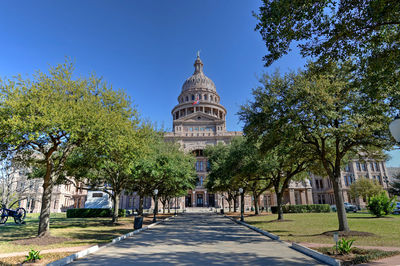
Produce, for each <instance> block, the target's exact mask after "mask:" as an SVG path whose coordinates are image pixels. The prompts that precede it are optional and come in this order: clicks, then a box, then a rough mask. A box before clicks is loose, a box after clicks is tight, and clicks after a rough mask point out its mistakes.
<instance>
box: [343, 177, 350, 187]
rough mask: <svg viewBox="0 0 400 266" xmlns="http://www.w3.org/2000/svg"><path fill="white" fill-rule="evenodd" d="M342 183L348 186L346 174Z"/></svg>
mask: <svg viewBox="0 0 400 266" xmlns="http://www.w3.org/2000/svg"><path fill="white" fill-rule="evenodd" d="M344 184H345V186H346V187H348V186H349V181H348V180H347V176H344Z"/></svg>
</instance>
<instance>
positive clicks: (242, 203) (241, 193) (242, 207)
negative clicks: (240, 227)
mask: <svg viewBox="0 0 400 266" xmlns="http://www.w3.org/2000/svg"><path fill="white" fill-rule="evenodd" d="M239 193H240V221H241V222H244V217H243V213H244V193H243V188H239Z"/></svg>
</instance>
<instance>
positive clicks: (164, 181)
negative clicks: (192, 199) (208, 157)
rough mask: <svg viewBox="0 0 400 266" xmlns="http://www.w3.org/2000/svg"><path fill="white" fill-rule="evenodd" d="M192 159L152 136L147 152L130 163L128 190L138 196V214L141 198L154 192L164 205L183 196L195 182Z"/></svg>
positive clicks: (140, 212)
mask: <svg viewBox="0 0 400 266" xmlns="http://www.w3.org/2000/svg"><path fill="white" fill-rule="evenodd" d="M194 162H195V161H194V158H193V157H192V156H191V155H188V154H184V153H183V152H182V151H180V150H179V147H178V146H177V145H176V144H174V143H166V142H164V140H163V139H162V136H161V134H155V135H154V136H153V141H152V144H151V146H150V149H149V153H148V154H146V155H145V156H142V157H141V158H139V159H138V160H137V161H135V162H134V164H133V167H132V173H131V177H130V185H129V186H128V190H129V191H134V192H136V193H137V194H138V195H139V196H140V202H139V214H141V215H142V214H143V199H144V197H146V196H151V197H153V199H154V200H155V197H154V194H153V191H154V190H155V189H157V190H158V195H159V198H160V199H161V202H162V203H163V205H164V206H165V205H166V203H167V202H168V201H170V200H171V198H173V197H176V196H181V195H184V194H186V192H187V190H188V189H190V188H193V187H194V185H195V183H196V172H195V170H194V166H193V165H194Z"/></svg>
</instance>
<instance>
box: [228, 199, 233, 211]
mask: <svg viewBox="0 0 400 266" xmlns="http://www.w3.org/2000/svg"><path fill="white" fill-rule="evenodd" d="M228 206H229V212H231V211H232V201H231V200H228Z"/></svg>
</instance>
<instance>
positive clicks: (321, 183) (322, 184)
mask: <svg viewBox="0 0 400 266" xmlns="http://www.w3.org/2000/svg"><path fill="white" fill-rule="evenodd" d="M319 182H320V184H319V186H320V187H321V188H324V183H323V181H322V179H321V180H319Z"/></svg>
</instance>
